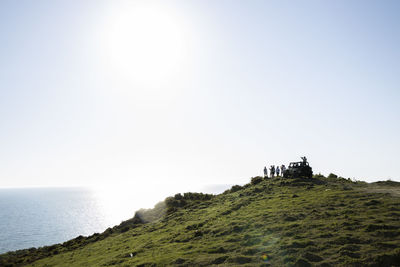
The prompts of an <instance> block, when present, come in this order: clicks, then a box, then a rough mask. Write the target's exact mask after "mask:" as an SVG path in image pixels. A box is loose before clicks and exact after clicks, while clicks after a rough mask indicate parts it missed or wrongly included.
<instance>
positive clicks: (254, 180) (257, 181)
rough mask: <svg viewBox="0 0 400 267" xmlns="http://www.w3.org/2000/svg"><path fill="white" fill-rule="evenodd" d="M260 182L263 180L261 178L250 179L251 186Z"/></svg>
mask: <svg viewBox="0 0 400 267" xmlns="http://www.w3.org/2000/svg"><path fill="white" fill-rule="evenodd" d="M262 180H263V178H262V177H261V176H256V177H253V178H251V184H252V185H256V184H259V183H261V182H262Z"/></svg>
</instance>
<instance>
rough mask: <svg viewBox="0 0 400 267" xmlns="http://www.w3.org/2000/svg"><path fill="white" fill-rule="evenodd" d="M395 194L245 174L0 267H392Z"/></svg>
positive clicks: (334, 182)
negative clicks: (247, 179) (231, 183)
mask: <svg viewBox="0 0 400 267" xmlns="http://www.w3.org/2000/svg"><path fill="white" fill-rule="evenodd" d="M399 192H400V186H399V183H396V182H380V183H373V184H367V183H363V182H352V181H349V180H347V179H343V178H340V177H339V178H334V177H330V178H324V177H322V176H316V178H314V179H309V180H307V179H284V180H280V179H274V180H265V179H260V178H255V179H254V178H253V179H252V182H251V183H249V184H247V185H245V186H243V187H240V186H235V187H233V188H232V189H231V190H227V191H226V192H225V193H223V194H220V195H217V196H211V195H203V194H193V193H192V194H185V195H183V196H182V195H180V194H178V195H175V196H174V197H171V198H167V199H166V201H165V202H163V203H160V204H158V205H157V206H156V208H155V209H154V210H142V211H140V212H138V213H137V215H136V216H135V218H133V219H131V220H129V221H127V222H124V223H122V224H121V225H120V226H116V227H114V228H113V229H108V230H107V231H106V232H104V233H102V234H97V235H93V236H91V237H87V238H85V237H80V238H77V239H74V240H71V241H68V242H66V243H64V244H59V245H55V246H50V247H43V248H40V249H31V250H22V251H17V252H11V253H7V254H3V255H0V266H7V264H9V265H10V266H13V265H25V264H27V265H30V266H113V265H120V266H166V265H167V266H168V265H178V266H212V265H215V266H216V265H219V266H235V265H243V266H333V265H334V266H337V265H339V266H392V265H393V266H399V263H400V205H399V204H400V201H399V200H400V198H399V195H398V194H399ZM131 254H132V257H131V256H130V255H131Z"/></svg>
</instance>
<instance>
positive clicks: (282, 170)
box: [281, 164, 286, 176]
mask: <svg viewBox="0 0 400 267" xmlns="http://www.w3.org/2000/svg"><path fill="white" fill-rule="evenodd" d="M285 171H286V167H285V165H283V164H282V166H281V173H282V176H283V175H285Z"/></svg>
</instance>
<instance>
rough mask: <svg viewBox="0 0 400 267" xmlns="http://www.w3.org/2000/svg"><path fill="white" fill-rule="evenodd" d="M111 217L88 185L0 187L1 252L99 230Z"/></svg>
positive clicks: (41, 244)
mask: <svg viewBox="0 0 400 267" xmlns="http://www.w3.org/2000/svg"><path fill="white" fill-rule="evenodd" d="M133 212H134V211H132V214H133ZM113 218H114V217H113V216H111V214H109V213H108V212H107V209H105V208H104V207H103V206H102V201H100V200H99V199H98V195H97V194H96V193H95V192H93V191H91V190H89V189H85V188H35V189H0V253H3V252H6V251H10V250H17V249H23V248H29V247H38V246H43V245H50V244H54V243H59V242H64V241H66V240H68V239H71V238H74V237H76V236H78V235H90V234H93V233H95V232H102V231H104V230H105V229H107V227H109V226H112V225H113V224H116V223H118V221H115V220H113ZM121 219H122V218H121Z"/></svg>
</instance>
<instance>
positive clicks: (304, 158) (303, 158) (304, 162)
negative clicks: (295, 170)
mask: <svg viewBox="0 0 400 267" xmlns="http://www.w3.org/2000/svg"><path fill="white" fill-rule="evenodd" d="M301 159H302V160H303V164H306V162H307V158H306V157H305V156H304V157H301Z"/></svg>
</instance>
